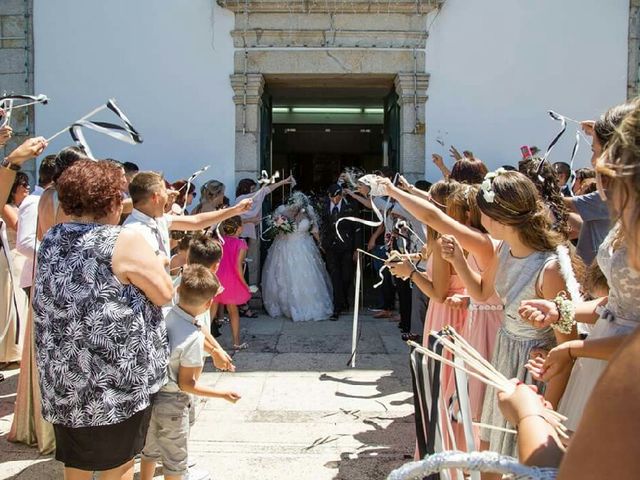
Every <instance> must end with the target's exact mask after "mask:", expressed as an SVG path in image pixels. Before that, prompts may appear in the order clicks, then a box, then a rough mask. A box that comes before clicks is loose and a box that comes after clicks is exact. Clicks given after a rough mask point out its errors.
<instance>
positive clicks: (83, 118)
mask: <svg viewBox="0 0 640 480" xmlns="http://www.w3.org/2000/svg"><path fill="white" fill-rule="evenodd" d="M106 108H108V107H107V105H106V104H105V105H100V106H99V107H98V108H96V109H95V110H92V111H91V112H89V113H87V114H86V115H85V116H84V117H82V118H81V119H79V120H76V121H75V122H74V123H78V122H83V121H85V120H87V119H88V118H90V117H93V116H94V115H95V114H96V113H98V112H101V111H102V110H105V109H106ZM67 130H69V126H67V127H64V128H63V129H62V130H60V131H59V132H57V133H55V134H54V135H52V136H51V137H49V138H47V143H49V142H50V141H51V140H53V139H54V138H57V137H59V136H60V135H62V134H63V133H64V132H66V131H67Z"/></svg>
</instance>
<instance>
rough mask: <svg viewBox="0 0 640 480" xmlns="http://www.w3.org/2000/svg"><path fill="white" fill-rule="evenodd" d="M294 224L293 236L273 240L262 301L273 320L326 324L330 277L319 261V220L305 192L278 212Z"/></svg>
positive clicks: (330, 301)
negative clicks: (312, 321)
mask: <svg viewBox="0 0 640 480" xmlns="http://www.w3.org/2000/svg"><path fill="white" fill-rule="evenodd" d="M276 213H277V214H281V215H284V216H286V217H287V218H289V219H291V220H292V221H293V222H294V224H295V230H294V231H293V232H292V233H288V234H284V233H280V234H279V235H278V236H277V237H276V239H275V240H274V242H273V244H272V245H271V248H270V249H269V253H268V254H267V259H266V260H265V263H264V268H263V271H262V297H263V298H262V299H263V302H264V306H265V308H266V310H267V312H268V313H269V315H270V316H272V317H278V316H280V315H284V316H286V317H289V318H291V319H293V321H294V322H301V321H307V320H324V319H327V318H329V317H330V316H331V313H332V312H333V292H332V291H331V282H330V280H329V274H328V273H327V269H326V268H325V266H324V262H323V260H322V258H321V257H320V252H319V250H318V247H317V246H316V243H315V241H314V238H315V240H316V241H318V239H319V236H318V231H319V221H318V216H317V214H316V212H315V210H314V209H313V207H312V206H311V204H310V202H309V198H308V197H307V196H306V195H305V194H304V193H302V192H295V193H293V195H292V196H291V198H290V199H289V202H288V204H287V205H281V206H280V207H278V209H277V210H276Z"/></svg>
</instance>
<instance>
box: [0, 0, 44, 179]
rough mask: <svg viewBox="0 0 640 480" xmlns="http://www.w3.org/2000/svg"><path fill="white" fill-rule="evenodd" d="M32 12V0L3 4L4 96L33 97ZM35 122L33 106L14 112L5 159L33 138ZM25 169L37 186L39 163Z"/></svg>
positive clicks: (0, 61)
mask: <svg viewBox="0 0 640 480" xmlns="http://www.w3.org/2000/svg"><path fill="white" fill-rule="evenodd" d="M32 11H33V1H32V0H28V1H25V0H2V1H0V94H4V93H7V94H10V93H15V94H27V95H32V94H33V54H32V52H33V21H32V20H33V17H32V15H31V13H32ZM42 93H46V92H42ZM45 108H46V107H45ZM34 120H35V118H34V107H33V106H31V107H27V108H18V109H16V110H14V111H13V113H12V114H11V126H12V127H13V138H12V139H11V140H10V141H9V142H8V143H7V145H6V146H5V147H4V149H3V148H2V147H0V155H1V158H4V156H5V155H8V154H9V152H11V150H13V149H14V148H15V147H17V146H18V145H20V144H21V143H22V142H23V141H25V140H26V139H27V138H28V137H30V136H33V132H34V130H35V128H34ZM46 153H49V152H46ZM22 170H23V171H25V172H26V173H27V174H28V175H29V177H31V185H32V187H33V185H35V178H36V163H35V161H33V160H29V161H28V162H27V163H26V164H25V165H24V166H23V167H22Z"/></svg>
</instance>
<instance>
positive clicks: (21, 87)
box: [0, 73, 29, 94]
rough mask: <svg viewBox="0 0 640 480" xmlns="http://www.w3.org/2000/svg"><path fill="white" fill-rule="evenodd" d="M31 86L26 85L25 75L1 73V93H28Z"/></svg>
mask: <svg viewBox="0 0 640 480" xmlns="http://www.w3.org/2000/svg"><path fill="white" fill-rule="evenodd" d="M28 90H29V86H28V84H27V83H25V75H24V73H5V74H3V73H0V93H2V92H4V91H6V92H8V93H12V92H13V93H18V94H20V93H27V91H28Z"/></svg>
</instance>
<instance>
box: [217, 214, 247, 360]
mask: <svg viewBox="0 0 640 480" xmlns="http://www.w3.org/2000/svg"><path fill="white" fill-rule="evenodd" d="M241 232H242V219H241V218H240V217H239V216H237V215H236V216H235V217H231V218H228V219H227V220H225V221H224V222H223V223H222V238H223V241H224V244H223V245H222V259H221V260H220V266H219V267H218V272H217V275H218V280H220V285H221V286H222V291H221V292H220V293H219V294H218V295H216V296H215V298H214V299H213V304H212V305H211V318H216V313H217V311H218V305H225V306H226V307H227V312H229V322H230V324H231V337H232V339H233V349H234V350H243V349H245V348H247V347H248V345H247V343H240V312H239V311H238V305H244V304H245V303H247V302H248V301H249V299H250V298H251V292H250V291H249V287H248V285H247V283H246V282H245V280H244V275H243V273H242V267H243V265H244V259H245V256H246V254H247V243H246V242H245V241H244V240H242V239H241V238H239V236H240V233H241Z"/></svg>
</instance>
